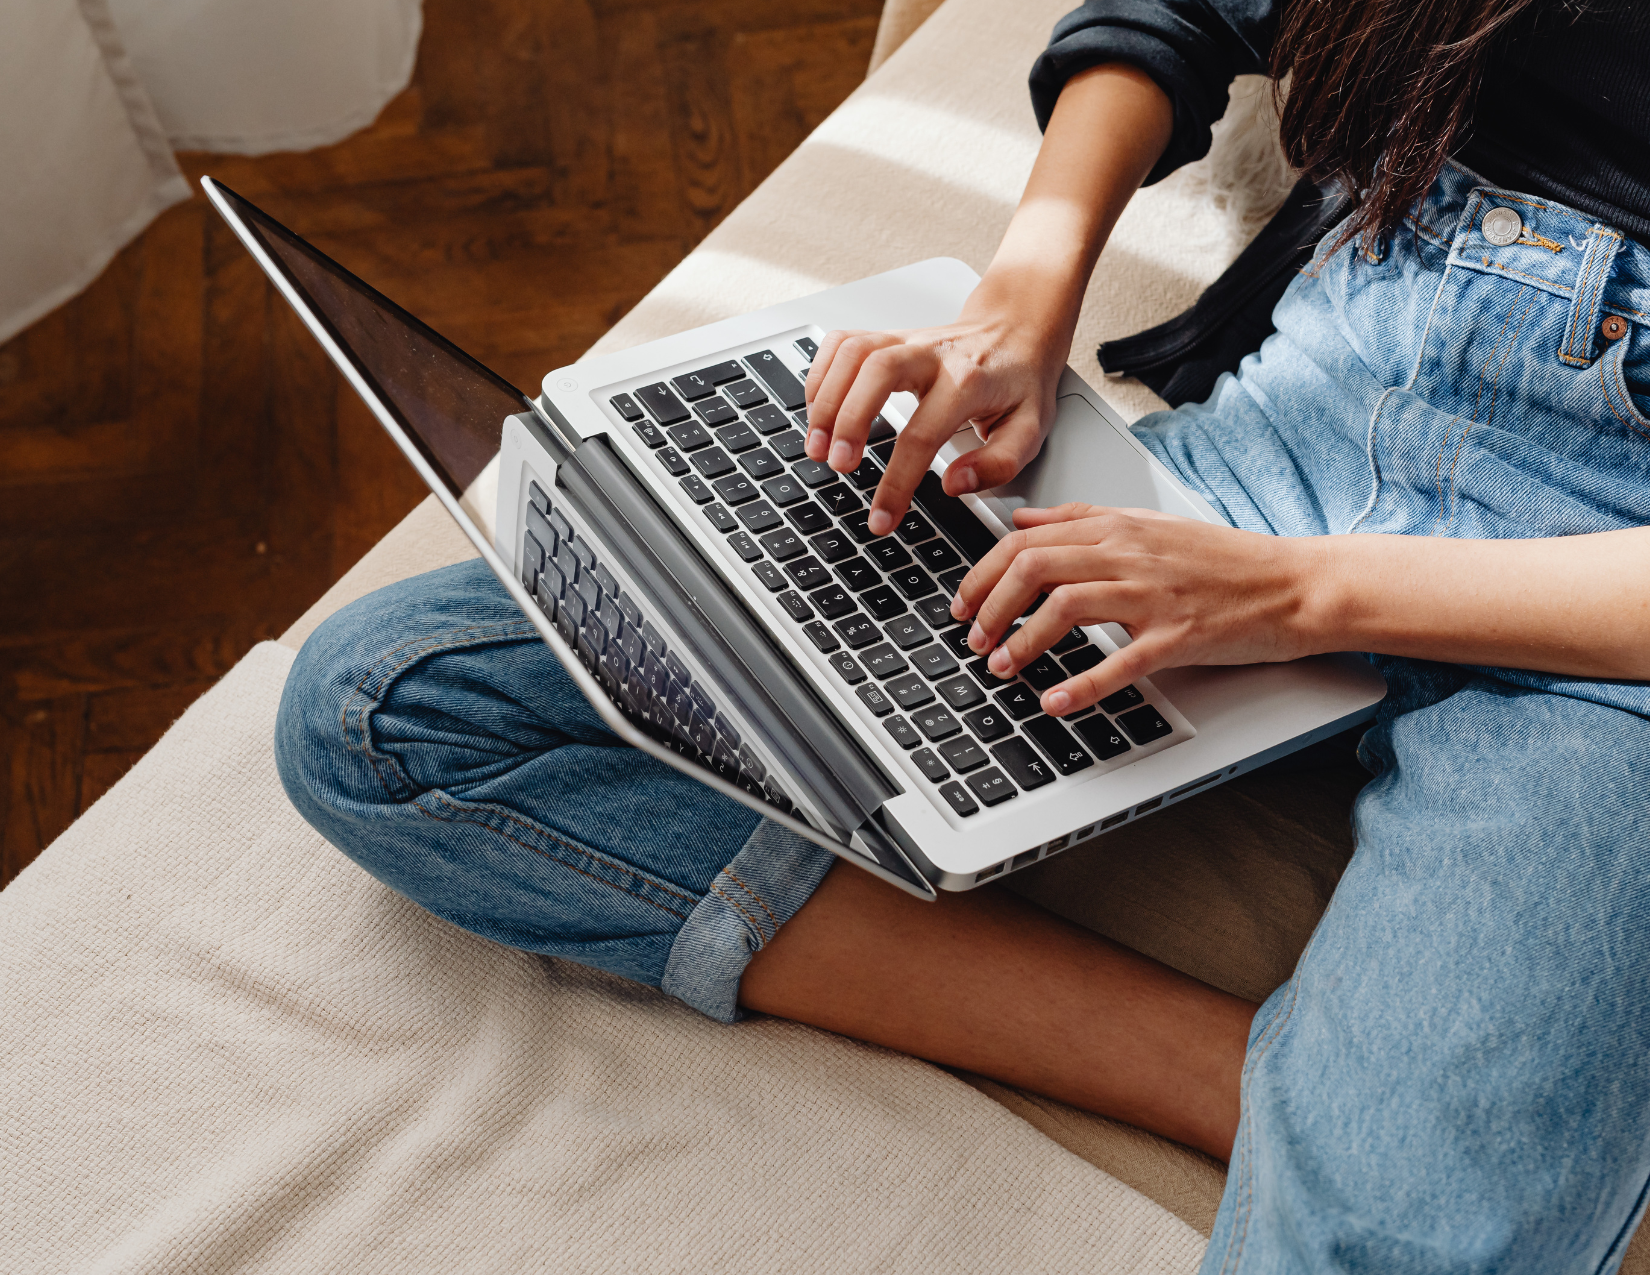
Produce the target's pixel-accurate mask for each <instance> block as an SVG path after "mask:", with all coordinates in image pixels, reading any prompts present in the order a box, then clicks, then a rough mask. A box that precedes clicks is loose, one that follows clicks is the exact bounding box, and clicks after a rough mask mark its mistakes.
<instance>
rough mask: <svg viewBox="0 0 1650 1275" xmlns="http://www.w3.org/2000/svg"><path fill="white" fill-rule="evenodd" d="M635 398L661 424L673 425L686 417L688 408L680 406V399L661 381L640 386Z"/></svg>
mask: <svg viewBox="0 0 1650 1275" xmlns="http://www.w3.org/2000/svg"><path fill="white" fill-rule="evenodd" d="M636 398H637V400H638V401H639V402H640V403H641V405H642V406H643V407H645V408H647V413H648V415H649V416H651V417H652V418H653V419H654V420H656V421H658V422H659V424H661V425H674V424H675V423H676V422H677V421H685V420H686V419H687V414H688V410H687V408H685V407H683V406H682V400H681V399H679V398H677V397H676V396H675V395H674V394H672V393H671V392H670V386H668V385H666V384H665V383H664V382H663V381H656V382H654V383H653V384H652V385H644V386H642V388H641V389H639V390H637V391H636Z"/></svg>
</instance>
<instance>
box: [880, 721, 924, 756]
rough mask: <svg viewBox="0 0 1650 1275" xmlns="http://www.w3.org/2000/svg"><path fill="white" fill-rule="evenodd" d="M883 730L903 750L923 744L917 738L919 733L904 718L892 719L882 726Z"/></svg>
mask: <svg viewBox="0 0 1650 1275" xmlns="http://www.w3.org/2000/svg"><path fill="white" fill-rule="evenodd" d="M882 728H883V730H885V731H887V732H888V733H889V734H890V735H892V736H893V737H894V742H895V743H896V744H898V745H899V746H900V747H901V748H906V749H911V748H915V747H916V746H917V745H918V744H920V743H922V740H921V739H919V738H918V737H917V732H916V731H914V730H913V729H911V723H910V722H908V721H906V720H905V719H904V718H903V717H890V718H889V719H888V720H887V721H885V722H884V723H883V724H882Z"/></svg>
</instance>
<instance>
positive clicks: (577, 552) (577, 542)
mask: <svg viewBox="0 0 1650 1275" xmlns="http://www.w3.org/2000/svg"><path fill="white" fill-rule="evenodd" d="M567 545H568V548H570V549H571V550H572V551H573V559H574V561H575V562H577V563H578V564H579V567H580V568H581V569H582V570H584V571H589V570H590V569H591V568H592V567H594V566H595V565H596V551H595V550H594V549H592V548H591V547H590V546H589V545H588V544H587V543H586V542H585V541H584V540H582V539H580V538H579V537H578V536H570V537H569V538H568V541H567Z"/></svg>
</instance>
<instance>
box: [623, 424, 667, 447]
mask: <svg viewBox="0 0 1650 1275" xmlns="http://www.w3.org/2000/svg"><path fill="white" fill-rule="evenodd" d="M631 428H632V429H634V430H635V431H636V437H637V438H639V439H641V440H642V444H643V445H644V446H646V447H663V446H664V445H665V436H664V435H663V434H661V433H660V432H659V427H658V426H657V425H655V424H654V423H653V422H652V421H643V422H642V423H641V424H640V425H633V426H632V427H631Z"/></svg>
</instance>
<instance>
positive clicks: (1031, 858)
mask: <svg viewBox="0 0 1650 1275" xmlns="http://www.w3.org/2000/svg"><path fill="white" fill-rule="evenodd" d="M1040 853H1041V851H1040V850H1027V851H1026V852H1025V853H1024V854H1017V855H1015V856H1014V867H1013V868H1010V869H1009V871H1011V872H1012V871H1015V870H1016V869H1019V868H1023V867H1025V866H1026V864H1028V863H1036V862H1037V856H1038V854H1040Z"/></svg>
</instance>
